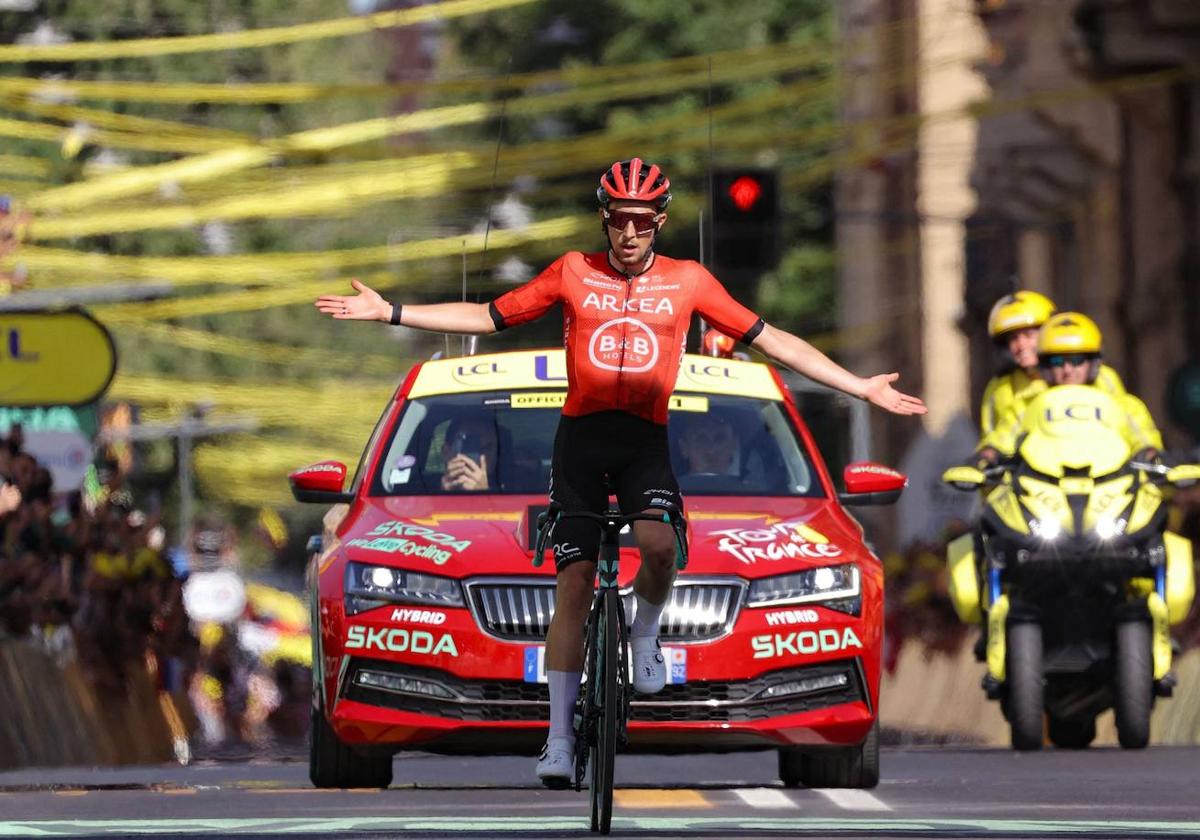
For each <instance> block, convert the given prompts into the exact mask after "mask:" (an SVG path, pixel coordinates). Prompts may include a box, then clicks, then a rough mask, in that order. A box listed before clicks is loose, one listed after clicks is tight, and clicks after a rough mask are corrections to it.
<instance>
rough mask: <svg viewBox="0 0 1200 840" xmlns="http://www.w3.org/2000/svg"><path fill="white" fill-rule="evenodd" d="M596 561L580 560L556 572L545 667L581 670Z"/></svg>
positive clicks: (559, 669)
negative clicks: (584, 632) (556, 582)
mask: <svg viewBox="0 0 1200 840" xmlns="http://www.w3.org/2000/svg"><path fill="white" fill-rule="evenodd" d="M595 579H596V564H595V563H588V562H586V561H581V562H577V563H571V564H570V565H568V566H563V567H562V568H561V569H560V570H559V572H558V586H557V591H556V593H555V600H554V617H553V618H552V619H551V621H550V627H549V628H548V629H547V632H546V670H547V671H581V670H583V627H584V624H585V623H586V622H587V615H588V610H589V609H590V608H591V605H592V597H593V594H594V583H595Z"/></svg>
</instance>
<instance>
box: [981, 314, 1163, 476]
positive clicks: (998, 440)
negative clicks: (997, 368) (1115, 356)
mask: <svg viewBox="0 0 1200 840" xmlns="http://www.w3.org/2000/svg"><path fill="white" fill-rule="evenodd" d="M1102 346H1103V337H1102V336H1101V334H1100V328H1099V327H1097V326H1096V322H1095V321H1093V320H1092V319H1091V318H1089V317H1088V316H1086V315H1083V314H1081V313H1079V312H1060V313H1059V314H1057V315H1054V316H1053V317H1051V318H1050V319H1049V320H1047V321H1046V323H1044V324H1042V327H1041V329H1040V330H1039V333H1038V344H1037V358H1038V366H1039V367H1040V369H1041V379H1040V380H1039V381H1038V383H1037V385H1038V387H1037V388H1036V389H1031V390H1032V395H1031V396H1030V399H1032V397H1033V396H1036V395H1037V394H1040V393H1042V392H1043V391H1045V390H1046V389H1047V388H1054V387H1057V386H1059V385H1091V386H1093V387H1096V388H1099V389H1100V390H1103V391H1106V392H1107V391H1108V389H1107V388H1104V387H1103V386H1102V385H1101V384H1100V381H1099V378H1100V372H1101V370H1102V368H1103V365H1102V363H1101V349H1102ZM1110 396H1112V397H1113V400H1114V402H1115V403H1116V404H1117V406H1118V407H1119V408H1120V409H1121V412H1122V415H1123V416H1121V417H1119V418H1114V420H1113V423H1114V424H1115V425H1116V427H1117V428H1118V430H1119V431H1120V432H1121V435H1122V436H1123V437H1124V438H1125V440H1126V442H1127V443H1128V444H1129V447H1130V449H1131V450H1132V451H1133V452H1134V453H1136V454H1135V458H1137V459H1138V460H1153V459H1155V458H1157V457H1158V455H1159V453H1160V452H1161V451H1162V445H1163V443H1162V434H1161V433H1160V432H1159V430H1158V427H1157V426H1155V425H1154V419H1153V418H1152V417H1151V416H1150V410H1149V409H1148V408H1146V404H1145V403H1144V402H1142V401H1141V400H1140V399H1138V398H1137V397H1135V396H1134V395H1133V394H1130V393H1128V392H1126V391H1125V390H1124V389H1123V388H1122V391H1121V393H1120V394H1118V395H1113V394H1111V393H1110ZM1024 414H1025V412H1024V411H1023V410H1022V411H1020V412H1018V411H1016V410H1015V409H1013V408H1010V409H1009V411H1008V413H1007V415H1006V416H1005V417H1004V418H1002V419H1001V420H1000V422H999V423H998V424H997V426H996V428H995V429H993V430H992V433H991V434H990V435H988V437H987V438H985V440H984V443H985V444H986V445H987V446H989V447H991V448H994V449H995V450H996V451H998V452H1000V453H1004V454H1006V455H1011V454H1012V453H1013V452H1015V450H1016V447H1017V444H1018V442H1019V440H1020V437H1021V435H1022V433H1023V432H1024V423H1023V417H1024Z"/></svg>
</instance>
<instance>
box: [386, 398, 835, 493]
mask: <svg viewBox="0 0 1200 840" xmlns="http://www.w3.org/2000/svg"><path fill="white" fill-rule="evenodd" d="M564 398H565V393H563V392H539V393H532V392H522V391H511V392H502V391H493V392H477V393H470V394H445V395H438V396H431V397H425V398H422V399H413V400H408V401H407V402H406V404H405V406H404V410H403V412H402V414H401V416H400V419H399V421H398V422H397V423H396V424H395V428H394V429H393V430H392V434H391V438H390V440H388V441H387V448H386V452H385V455H384V457H383V458H382V459H381V460H380V462H379V466H378V468H377V469H376V472H375V475H374V477H373V480H372V482H371V489H370V495H372V496H411V495H430V494H432V495H442V494H446V495H451V494H453V495H466V494H471V493H501V494H517V493H519V494H537V495H543V494H545V493H546V492H547V488H548V486H549V482H550V462H551V458H552V455H553V449H554V433H555V430H556V429H557V427H558V418H559V414H560V410H561V407H562V404H563V400H564ZM668 431H669V435H670V443H671V462H672V464H673V466H674V468H675V474H676V477H677V478H678V479H679V486H680V489H681V490H682V491H683V492H684V493H685V494H688V495H693V496H695V495H709V496H818V497H819V496H823V495H824V492H823V490H822V488H821V485H820V482H819V481H818V479H817V477H816V471H815V470H814V469H813V466H812V461H811V459H810V458H809V455H808V453H807V452H806V451H805V450H804V445H803V442H802V441H801V440H800V437H799V436H798V434H797V432H796V429H795V428H794V427H793V425H792V423H791V420H790V419H789V418H788V416H787V413H786V412H785V411H784V408H783V404H782V403H779V402H776V401H772V400H758V399H750V398H747V397H736V396H718V395H700V394H676V395H674V396H673V397H672V399H671V414H670V422H669V424H668Z"/></svg>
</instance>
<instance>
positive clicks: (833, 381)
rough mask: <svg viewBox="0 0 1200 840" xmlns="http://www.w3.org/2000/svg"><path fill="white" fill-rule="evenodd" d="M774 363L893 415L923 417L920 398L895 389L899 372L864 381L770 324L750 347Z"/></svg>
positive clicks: (801, 340) (802, 340)
mask: <svg viewBox="0 0 1200 840" xmlns="http://www.w3.org/2000/svg"><path fill="white" fill-rule="evenodd" d="M750 346H751V347H753V348H754V349H755V350H758V351H759V352H760V353H762V354H763V355H765V356H767V357H768V358H769V359H772V360H773V361H776V362H779V363H780V364H781V365H785V366H787V367H789V368H791V369H792V370H794V371H796V372H797V373H802V374H804V375H805V376H807V377H808V378H809V379H813V380H815V381H817V382H820V383H821V384H822V385H828V386H829V387H830V388H836V389H837V390H839V391H842V392H844V393H847V394H849V395H850V396H852V397H858V398H859V399H861V400H866V401H868V402H870V403H872V404H873V405H877V406H879V407H880V408H882V409H885V410H887V411H890V412H892V413H893V414H924V413H925V412H926V411H927V409H926V408H925V403H923V402H921V400H920V399H919V398H918V397H910V396H909V395H908V394H902V393H900V392H899V391H897V390H896V389H894V388H893V387H892V384H891V383H893V382H895V381H896V380H897V379H899V378H900V374H898V373H881V374H879V375H878V376H872V377H870V378H868V379H863V378H862V377H860V376H855V375H854V374H853V373H851V372H850V371H848V370H846V369H845V368H844V367H842V366H841V365H839V364H838V363H837V362H835V361H833V359H831V358H829V357H828V356H826V355H825V354H824V353H822V352H821V351H820V350H818V349H817V348H815V347H813V346H812V345H811V344H809V343H808V342H807V341H805V340H804V339H802V338H799V337H797V336H794V335H792V334H791V333H789V332H786V331H784V330H779V329H775V328H774V327H772V326H771V325H770V324H767V325H766V326H764V327H763V329H762V332H760V333H759V334H758V335H757V336H756V337H755V338H754V340H753V341H752V342H751V344H750Z"/></svg>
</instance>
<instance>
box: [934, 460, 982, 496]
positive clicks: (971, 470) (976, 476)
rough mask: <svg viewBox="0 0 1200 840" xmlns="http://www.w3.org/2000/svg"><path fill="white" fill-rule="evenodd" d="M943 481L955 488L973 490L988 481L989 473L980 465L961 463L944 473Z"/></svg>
mask: <svg viewBox="0 0 1200 840" xmlns="http://www.w3.org/2000/svg"><path fill="white" fill-rule="evenodd" d="M942 481H944V482H946V483H947V484H949V485H950V486H951V487H953V488H954V489H955V490H963V491H972V490H978V489H979V488H980V487H982V486H983V485H984V483H985V482H986V481H987V474H986V473H984V471H983V470H981V469H979V468H978V467H972V466H970V465H968V464H960V465H959V466H957V467H951V468H950V469H948V470H946V471H945V472H944V473H942Z"/></svg>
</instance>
